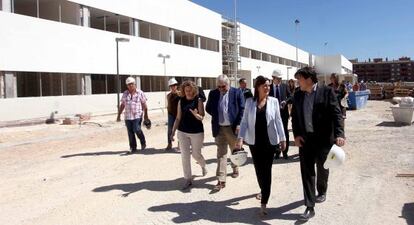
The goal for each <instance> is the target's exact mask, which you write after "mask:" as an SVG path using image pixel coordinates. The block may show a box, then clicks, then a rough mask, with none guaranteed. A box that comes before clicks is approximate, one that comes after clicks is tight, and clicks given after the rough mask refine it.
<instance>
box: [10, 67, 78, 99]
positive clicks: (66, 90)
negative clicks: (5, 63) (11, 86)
mask: <svg viewBox="0 0 414 225" xmlns="http://www.w3.org/2000/svg"><path fill="white" fill-rule="evenodd" d="M81 76H82V75H80V74H65V73H36V72H17V96H18V97H40V96H61V95H81V94H82V91H81V85H82V84H81V81H82V78H81Z"/></svg>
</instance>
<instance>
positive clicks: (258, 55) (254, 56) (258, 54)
mask: <svg viewBox="0 0 414 225" xmlns="http://www.w3.org/2000/svg"><path fill="white" fill-rule="evenodd" d="M251 52H252V59H257V60H262V53H261V52H259V51H256V50H252V51H251Z"/></svg>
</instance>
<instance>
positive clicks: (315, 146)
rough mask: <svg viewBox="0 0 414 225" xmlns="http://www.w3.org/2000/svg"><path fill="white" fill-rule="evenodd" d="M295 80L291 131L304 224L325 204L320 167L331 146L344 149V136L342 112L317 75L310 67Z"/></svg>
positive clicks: (325, 185) (323, 174)
mask: <svg viewBox="0 0 414 225" xmlns="http://www.w3.org/2000/svg"><path fill="white" fill-rule="evenodd" d="M295 77H296V79H298V82H299V86H300V90H298V91H296V92H295V95H294V96H293V100H292V101H293V107H292V129H293V135H294V137H295V145H296V146H298V147H299V157H300V171H301V175H302V185H303V193H304V198H305V201H304V203H305V206H306V210H305V212H304V213H303V214H302V215H301V216H300V220H302V221H307V220H309V219H310V218H312V217H314V216H315V210H314V207H315V203H321V202H324V201H325V200H326V191H327V189H328V176H329V170H327V169H325V168H324V167H323V164H324V162H325V160H326V158H327V156H328V153H329V150H330V149H331V147H332V146H333V144H336V145H338V146H340V147H341V146H343V145H345V133H344V129H343V127H342V125H341V124H342V121H343V118H342V114H341V110H340V109H339V104H338V100H337V98H336V97H335V93H334V91H333V89H332V88H331V87H327V86H325V85H322V84H320V85H318V79H317V76H316V72H315V70H314V69H313V68H311V67H304V68H302V69H299V70H298V71H297V72H296V73H295ZM315 164H316V173H315ZM315 175H316V176H315ZM315 177H316V189H317V191H318V195H317V196H316V194H315Z"/></svg>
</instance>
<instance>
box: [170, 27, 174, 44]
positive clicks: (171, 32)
mask: <svg viewBox="0 0 414 225" xmlns="http://www.w3.org/2000/svg"><path fill="white" fill-rule="evenodd" d="M174 37H175V34H174V30H173V29H170V43H173V44H174Z"/></svg>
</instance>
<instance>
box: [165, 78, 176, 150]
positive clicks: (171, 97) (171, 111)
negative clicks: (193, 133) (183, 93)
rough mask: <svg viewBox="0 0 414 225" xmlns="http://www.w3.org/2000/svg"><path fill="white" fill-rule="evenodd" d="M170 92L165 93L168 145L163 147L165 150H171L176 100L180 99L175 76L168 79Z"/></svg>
mask: <svg viewBox="0 0 414 225" xmlns="http://www.w3.org/2000/svg"><path fill="white" fill-rule="evenodd" d="M168 86H169V87H170V93H168V95H167V104H168V105H167V111H168V137H167V138H168V145H167V147H166V148H165V150H167V151H171V150H172V140H171V132H172V128H173V126H174V122H175V118H177V108H178V102H179V101H180V94H179V92H178V90H177V86H178V82H177V80H176V79H175V78H171V79H170V80H169V81H168Z"/></svg>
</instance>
